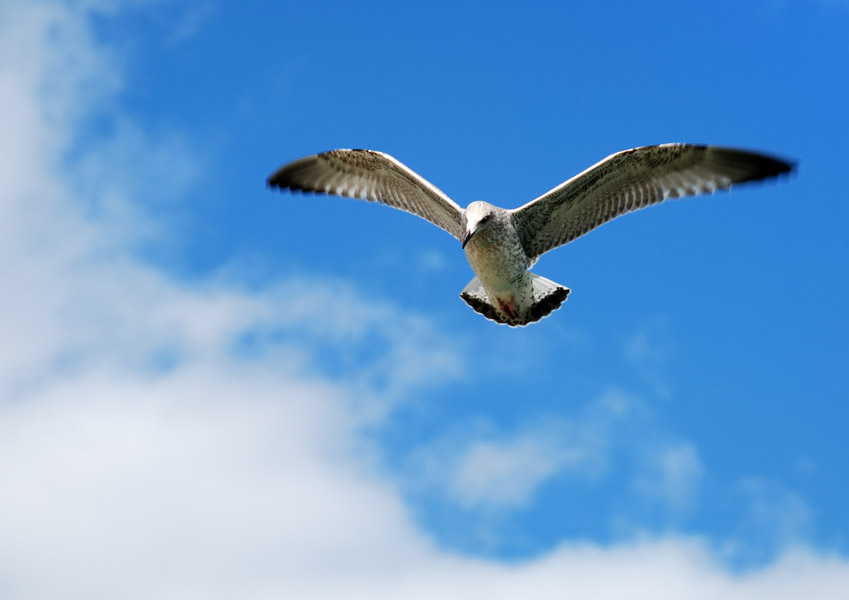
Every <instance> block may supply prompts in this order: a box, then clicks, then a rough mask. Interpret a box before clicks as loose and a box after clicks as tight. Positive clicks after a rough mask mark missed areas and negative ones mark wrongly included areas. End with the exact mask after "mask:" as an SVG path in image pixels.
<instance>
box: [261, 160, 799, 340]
mask: <svg viewBox="0 0 849 600" xmlns="http://www.w3.org/2000/svg"><path fill="white" fill-rule="evenodd" d="M794 166H795V165H794V164H792V163H789V162H786V161H783V160H780V159H777V158H773V157H770V156H766V155H764V154H757V153H753V152H746V151H744V150H737V149H733V148H722V147H719V146H700V145H695V144H662V145H659V146H643V147H641V148H633V149H631V150H624V151H622V152H617V153H616V154H612V155H610V156H608V157H607V158H605V159H604V160H602V161H601V162H599V163H597V164H595V165H593V166H592V167H590V168H589V169H587V170H586V171H584V172H583V173H579V174H578V175H576V176H575V177H573V178H572V179H569V180H568V181H566V182H564V183H562V184H560V185H558V186H557V187H556V188H554V189H553V190H551V191H549V192H547V193H545V194H543V195H542V196H540V197H539V198H537V199H536V200H532V201H531V202H529V203H527V204H525V205H524V206H521V207H519V208H515V209H512V210H507V209H504V208H499V207H498V206H493V205H492V204H489V203H487V202H481V201H478V202H472V203H471V204H469V206H467V207H466V209H465V210H463V209H462V208H460V206H458V205H457V204H456V203H455V202H454V201H452V200H451V199H450V198H449V197H448V196H446V195H445V194H444V193H443V192H442V191H440V190H439V189H438V188H436V187H435V186H434V185H432V184H431V183H429V182H428V181H426V180H425V179H423V178H422V177H421V176H419V175H417V174H416V173H414V172H413V171H412V170H410V169H409V168H407V167H406V166H404V165H403V164H401V163H400V162H399V161H398V160H396V159H394V158H392V157H391V156H389V155H388V154H384V153H382V152H375V151H374V150H331V151H330V152H323V153H321V154H315V155H312V156H307V157H306V158H301V159H299V160H296V161H294V162H291V163H289V164H287V165H285V166H283V167H281V168H280V169H279V170H278V171H277V172H275V173H274V174H273V175H271V177H269V178H268V185H269V186H271V187H276V188H279V189H281V190H284V189H289V190H293V191H294V190H300V191H304V192H319V193H325V194H335V195H337V196H347V197H350V198H360V199H363V200H368V201H371V202H380V203H382V204H388V205H389V206H393V207H395V208H399V209H401V210H404V211H407V212H410V213H413V214H415V215H418V216H419V217H422V218H423V219H426V220H428V221H430V222H431V223H433V224H434V225H437V226H438V227H441V228H442V229H444V230H445V231H447V232H448V233H450V234H451V235H453V236H454V237H455V238H457V239H458V240H459V241H460V242H461V243H462V247H463V249H464V250H465V252H466V258H467V259H468V261H469V264H470V265H471V267H472V270H474V272H475V275H476V277H474V278H473V279H472V280H471V281H470V282H469V284H468V285H467V286H466V287H465V289H463V291H462V293H461V294H460V297H461V298H462V299H463V300H465V301H466V302H467V303H468V304H469V306H471V307H472V308H473V309H474V310H476V311H477V312H479V313H481V314H482V315H483V316H485V317H486V318H487V319H491V320H493V321H495V322H497V323H503V324H507V325H510V326H514V327H515V326H523V325H527V324H528V323H533V322H535V321H539V320H540V319H541V318H543V317H545V316H546V315H548V314H550V313H551V312H552V311H553V310H556V309H558V308H560V305H561V304H562V303H563V302H564V301H565V300H566V297H567V296H568V295H569V291H570V290H569V288H567V287H564V286H562V285H559V284H557V283H554V282H553V281H550V280H548V279H546V278H544V277H540V276H539V275H536V274H535V273H531V272H530V271H529V270H528V269H530V268H531V267H532V266H533V264H534V263H535V262H536V261H537V259H539V257H540V256H542V255H543V254H544V253H546V252H548V251H549V250H552V249H554V248H557V247H558V246H562V245H564V244H567V243H569V242H571V241H572V240H574V239H576V238H578V237H580V236H582V235H584V234H585V233H587V232H588V231H590V230H592V229H595V228H596V227H598V226H599V225H602V224H603V223H606V222H608V221H610V220H612V219H615V218H616V217H618V216H620V215H624V214H625V213H628V212H631V211H635V210H638V209H640V208H644V207H646V206H649V205H651V204H657V203H659V202H663V201H664V200H666V199H667V198H681V197H684V196H695V195H697V194H702V193H712V192H714V191H715V190H718V189H728V188H730V187H731V185H732V184H735V183H743V182H745V181H758V180H762V179H766V178H768V177H775V176H777V175H780V174H782V173H789V172H790V171H792V170H793V168H794Z"/></svg>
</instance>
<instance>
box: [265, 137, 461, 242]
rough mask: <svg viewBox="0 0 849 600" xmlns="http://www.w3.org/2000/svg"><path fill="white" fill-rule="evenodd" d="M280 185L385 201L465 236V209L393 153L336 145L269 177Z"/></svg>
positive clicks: (457, 236) (293, 163) (294, 188)
mask: <svg viewBox="0 0 849 600" xmlns="http://www.w3.org/2000/svg"><path fill="white" fill-rule="evenodd" d="M268 185H270V186H271V187H277V188H280V189H281V190H283V189H287V188H288V189H290V190H302V191H307V192H323V193H325V194H335V195H337V196H347V197H349V198H359V199H362V200H368V201H370V202H380V203H381V204H387V205H389V206H393V207H395V208H400V209H401V210H405V211H407V212H410V213H413V214H414V215H418V216H420V217H421V218H423V219H427V220H428V221H430V222H431V223H433V224H434V225H437V226H439V227H441V228H442V229H444V230H445V231H447V232H448V233H450V234H451V235H453V236H454V237H455V238H457V239H458V240H462V239H463V231H462V228H461V227H460V218H461V216H462V212H463V211H462V209H461V208H460V207H459V206H458V205H457V204H456V203H454V202H453V201H452V200H451V199H450V198H449V197H448V196H446V195H445V194H444V193H443V192H442V191H440V190H439V189H438V188H436V187H435V186H433V185H432V184H430V183H429V182H427V181H426V180H424V179H423V178H422V177H420V176H419V175H417V174H416V173H414V172H413V171H411V170H410V169H409V168H407V167H406V166H404V165H403V164H401V163H400V162H399V161H397V160H395V159H394V158H392V157H391V156H389V155H388V154H384V153H382V152H375V151H373V150H331V151H330V152H323V153H321V154H314V155H312V156H307V157H306V158H301V159H299V160H296V161H294V162H291V163H289V164H288V165H285V166H283V167H281V168H280V169H279V170H278V171H277V172H276V173H274V174H273V175H272V176H271V177H269V178H268Z"/></svg>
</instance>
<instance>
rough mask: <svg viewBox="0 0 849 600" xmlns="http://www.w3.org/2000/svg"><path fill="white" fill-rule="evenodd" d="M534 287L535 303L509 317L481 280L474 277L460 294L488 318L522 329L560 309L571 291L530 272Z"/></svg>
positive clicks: (521, 308) (467, 302) (533, 301)
mask: <svg viewBox="0 0 849 600" xmlns="http://www.w3.org/2000/svg"><path fill="white" fill-rule="evenodd" d="M528 275H530V277H531V283H532V286H533V300H532V302H531V303H530V305H529V306H525V307H520V310H519V314H518V315H516V316H512V315H508V314H506V313H505V312H504V311H502V310H501V309H500V308H498V306H497V304H498V302H497V301H495V302H493V301H491V300H490V298H489V295H488V294H487V292H486V288H484V286H483V284H482V283H481V281H480V279H478V278H477V277H474V278H472V280H471V281H470V282H469V284H468V285H467V286H466V287H465V288H463V291H462V292H460V297H461V298H462V299H463V300H464V301H465V302H466V304H468V305H469V306H471V307H472V308H473V309H474V310H475V311H476V312H479V313H480V314H482V315H483V316H485V317H486V318H487V319H490V320H491V321H495V322H496V323H500V324H503V325H509V326H511V327H522V326H525V325H527V324H528V323H534V322H536V321H539V320H540V319H542V318H543V317H546V316H548V315H550V314H551V313H552V312H553V311H555V310H557V309H558V308H560V305H561V304H563V302H565V301H566V298H567V297H568V296H569V292H570V291H571V290H570V289H569V288H567V287H564V286H562V285H559V284H557V283H554V282H553V281H551V280H550V279H546V278H545V277H540V276H539V275H537V274H535V273H528Z"/></svg>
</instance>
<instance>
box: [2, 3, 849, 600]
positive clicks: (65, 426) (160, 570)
mask: <svg viewBox="0 0 849 600" xmlns="http://www.w3.org/2000/svg"><path fill="white" fill-rule="evenodd" d="M86 6H94V5H93V4H85V3H84V4H74V3H71V4H61V3H50V4H41V3H35V2H29V1H27V2H23V1H22V2H5V3H4V4H3V5H2V8H0V23H2V24H3V25H0V95H2V97H3V98H4V110H3V111H2V112H0V130H2V131H3V132H4V135H3V136H0V169H2V171H0V173H2V180H3V183H4V194H3V195H2V196H0V216H2V218H0V278H2V281H3V282H4V293H3V294H0V330H2V331H3V334H4V344H3V345H2V346H0V353H2V354H0V596H2V597H3V598H8V599H10V600H24V599H27V600H37V599H47V598H57V597H62V598H76V597H85V598H91V599H97V598H180V599H181V600H184V599H191V598H205V599H209V598H240V599H246V598H257V599H259V598H279V597H302V598H315V599H320V598H340V597H341V598H370V599H379V598H398V597H403V598H434V597H440V598H452V597H456V598H469V597H480V596H484V595H485V596H486V597H489V598H493V599H498V598H508V597H510V598H515V597H517V596H518V597H523V596H527V595H529V594H533V596H534V597H536V598H556V597H557V598H559V597H563V596H568V597H573V598H584V597H593V598H608V597H609V598H614V597H615V598H620V597H623V596H624V595H626V594H627V596H628V597H636V598H640V597H651V598H675V599H678V598H682V597H686V598H694V599H697V600H698V599H700V598H716V597H723V598H729V599H731V600H735V599H743V598H770V599H771V600H773V599H777V600H781V599H783V598H788V599H789V598H798V597H801V596H807V597H816V598H822V599H826V600H827V599H829V598H835V599H837V598H843V597H845V596H846V593H847V590H849V564H847V562H846V561H845V560H844V559H837V558H828V557H820V556H817V555H815V554H813V553H812V552H810V551H807V550H798V551H796V552H793V553H789V554H787V555H786V556H785V557H784V558H783V559H782V560H781V561H779V562H777V563H775V564H773V565H771V566H769V567H767V568H764V569H761V570H759V571H756V572H754V573H752V574H750V575H746V576H739V575H733V574H730V573H728V572H727V571H725V570H723V569H722V568H720V567H719V566H717V564H716V563H715V562H714V561H713V559H712V558H711V557H710V555H709V554H708V553H707V552H706V551H705V550H704V544H702V543H701V542H700V541H699V540H684V539H677V538H676V539H666V540H663V539H659V540H647V541H643V542H639V543H634V544H629V545H622V546H617V547H611V548H602V547H598V546H593V545H576V546H564V547H562V548H560V549H559V550H556V551H554V552H552V553H550V554H548V555H547V556H544V557H541V558H539V559H536V560H532V561H528V562H526V563H523V564H514V565H511V566H506V565H502V564H500V563H498V562H496V561H481V560H475V559H472V558H467V557H461V556H454V555H450V554H448V553H445V552H441V551H440V550H439V549H438V548H436V547H434V545H433V543H432V542H431V541H430V540H429V539H428V537H427V535H426V534H424V533H423V532H421V531H420V530H418V529H417V528H416V526H415V525H414V523H413V521H412V520H411V519H410V517H409V515H408V514H407V510H406V507H405V505H404V504H403V502H402V501H401V499H400V495H399V494H398V492H397V490H396V489H395V485H394V484H393V482H391V481H389V480H387V479H386V478H385V477H384V476H382V475H381V473H380V470H379V469H378V468H377V466H376V464H375V462H376V461H375V448H374V446H372V445H371V443H370V442H369V441H368V438H367V437H365V436H362V435H361V428H362V426H363V424H364V423H372V422H373V419H375V416H374V414H373V411H371V410H369V407H368V405H369V403H370V402H372V401H374V402H375V403H376V404H378V405H382V404H383V403H384V402H385V401H386V399H387V398H392V397H396V396H399V395H403V394H405V393H406V392H407V391H409V390H413V389H417V388H421V387H422V386H425V385H430V384H434V383H438V382H439V381H444V379H445V378H449V379H450V378H453V377H460V376H462V375H463V371H462V361H460V362H461V366H460V367H459V370H458V367H455V366H454V365H456V364H457V362H458V359H460V358H462V357H459V356H457V355H456V354H455V353H454V352H453V351H451V350H448V348H450V347H451V345H449V344H447V343H446V342H445V338H444V336H443V335H442V334H440V332H439V331H438V330H434V328H433V327H432V326H431V324H430V323H428V322H427V321H426V320H424V319H423V318H421V317H417V316H415V315H408V314H406V313H403V312H402V311H401V310H399V309H397V308H394V307H393V306H391V305H388V304H386V303H380V302H377V303H375V300H374V299H372V298H369V299H368V301H365V300H363V299H362V298H361V297H360V295H359V294H358V293H357V292H356V290H355V289H351V288H344V287H340V286H339V285H337V284H336V283H335V282H320V281H309V282H304V281H294V282H283V283H280V284H279V285H277V286H272V287H270V288H268V289H264V290H259V291H252V290H248V289H245V288H243V287H240V286H238V285H235V284H233V283H232V282H229V281H227V280H226V279H224V278H221V279H217V280H215V279H213V280H210V281H206V282H201V283H195V284H189V283H186V282H181V281H179V280H175V279H173V278H172V277H170V276H169V275H168V274H167V273H164V272H162V271H160V270H158V269H156V268H155V267H153V266H151V265H149V264H146V263H144V262H143V261H141V260H139V259H138V258H136V257H134V255H133V253H132V250H131V247H127V245H126V241H127V237H129V238H130V242H131V243H132V242H133V232H130V231H127V229H128V227H129V225H128V224H127V223H126V221H124V220H123V219H121V218H119V217H115V216H114V215H115V213H114V212H110V211H106V212H105V213H104V212H98V211H93V212H92V211H90V208H91V206H92V204H91V202H95V205H96V206H100V204H99V202H101V201H103V200H104V198H103V196H104V195H107V196H108V195H109V194H115V195H117V196H123V197H124V199H123V200H122V202H126V203H127V206H129V207H130V208H131V209H133V210H134V209H135V207H136V206H137V205H136V204H135V200H136V199H135V198H134V194H135V193H136V190H135V189H133V186H132V184H129V185H127V186H126V187H125V186H122V184H121V181H122V178H121V177H116V178H115V180H114V181H110V182H109V185H108V186H105V187H101V186H99V185H97V184H96V180H95V179H92V173H103V172H106V171H103V170H100V168H99V167H98V168H96V169H92V170H89V171H86V170H85V169H82V170H80V171H76V172H73V173H69V172H68V171H67V170H65V169H64V168H62V167H61V165H62V156H63V153H64V152H65V151H66V150H67V149H69V148H70V147H71V145H72V142H73V136H74V132H75V127H77V126H78V125H79V123H80V119H83V118H84V117H85V116H86V115H87V112H86V111H87V110H90V108H91V106H92V105H95V106H103V105H104V102H107V101H108V93H109V91H110V90H114V89H115V87H116V85H117V84H116V82H118V81H120V77H119V76H118V75H119V72H118V71H116V70H115V67H114V65H113V64H112V63H111V62H110V60H109V59H108V56H109V52H108V48H103V47H101V46H100V45H97V44H96V43H95V42H94V41H93V39H92V37H91V35H90V34H89V32H88V29H87V27H88V21H87V19H86V16H85V14H84V13H83V12H82V11H83V8H81V7H86ZM103 57H106V58H105V59H104V58H103ZM47 80H50V85H49V86H47V87H45V83H46V81H47ZM98 82H100V83H98ZM103 82H105V83H103ZM57 90H58V91H57ZM92 90H94V93H93V92H92ZM7 100H8V102H7ZM134 135H135V134H134ZM130 137H132V136H130ZM121 139H128V138H126V137H124V138H121ZM174 139H177V138H171V137H169V138H166V140H165V142H166V144H165V148H166V149H165V150H164V152H166V153H167V152H169V150H168V148H173V147H179V144H177V145H170V146H169V143H168V140H174ZM161 142H163V140H162V139H157V138H156V137H155V136H154V137H149V136H142V137H140V138H135V139H133V141H132V143H131V144H129V149H127V148H128V147H127V146H123V147H122V149H123V150H126V151H127V152H131V153H132V154H137V156H135V158H136V161H133V166H134V168H137V169H140V170H141V171H144V170H145V169H150V170H152V171H154V172H158V173H159V177H160V181H159V183H160V185H162V186H165V187H166V188H167V189H171V190H179V189H181V186H184V185H188V183H187V182H186V181H185V180H184V179H183V176H182V174H181V173H177V174H172V176H171V177H169V176H168V169H167V168H165V167H163V165H164V164H167V161H165V162H164V163H163V162H157V161H158V160H160V159H156V160H154V161H153V163H151V162H148V161H147V160H146V157H149V156H151V152H150V151H151V150H154V149H161V148H162V145H161ZM181 143H182V142H181ZM94 147H95V148H97V146H94ZM153 154H154V155H155V154H156V153H155V152H153ZM117 155H118V156H121V153H117ZM98 160H104V161H108V157H104V156H100V157H99V158H98ZM122 161H123V159H122V160H119V161H117V164H116V163H115V162H114V161H113V162H112V163H111V164H112V165H115V167H116V168H118V169H119V170H120V168H121V167H120V165H121V164H122ZM83 164H89V165H90V164H92V163H86V162H85V161H83V162H81V163H77V165H78V166H79V165H83ZM175 164H177V165H178V168H179V169H182V168H183V167H184V166H185V163H184V162H176V163H175ZM193 168H194V167H193ZM84 184H88V185H89V187H87V186H86V185H84ZM109 186H113V187H111V188H110V187H109ZM81 194H84V195H88V197H87V198H86V197H81ZM119 212H120V211H119ZM122 241H123V242H124V244H122ZM328 308H329V310H328ZM368 336H379V338H380V339H381V340H383V341H384V342H385V343H384V347H385V348H386V350H385V351H383V352H380V353H378V354H377V355H375V356H372V357H360V356H357V355H356V348H357V347H358V344H360V343H361V342H362V341H363V340H365V339H366V338H368ZM328 348H331V349H333V351H335V352H338V353H342V355H341V356H340V357H339V360H342V361H348V362H349V363H350V362H351V361H353V364H355V365H356V366H357V367H358V369H353V370H352V372H354V373H361V375H353V376H351V375H344V376H337V375H332V374H328V373H325V372H323V371H322V369H321V365H322V363H323V361H318V360H316V355H317V354H318V353H321V354H322V357H323V356H324V353H325V352H326V351H327V350H328ZM346 348H349V349H350V348H353V349H354V350H353V354H344V353H345V352H346V350H345V349H346ZM446 370H447V372H445V371H446ZM364 405H365V406H364ZM614 405H615V403H614V404H611V405H610V406H614ZM378 415H379V411H378ZM513 443H514V446H513V447H515V448H518V449H519V451H520V452H524V453H526V455H527V456H530V457H531V458H537V459H539V458H540V456H542V455H545V453H546V451H547V448H546V447H545V444H543V445H542V446H541V447H540V448H541V450H540V448H537V447H535V446H534V443H533V442H530V441H528V440H527V439H523V438H520V439H519V441H515V442H513ZM549 443H551V442H549ZM508 446H509V444H508ZM555 446H557V444H555ZM558 447H559V446H557V447H556V448H555V450H557V448H558ZM493 448H494V449H495V450H494V451H493V450H491V451H490V453H491V454H493V453H494V455H496V456H497V455H498V451H497V447H496V446H494V447H493ZM485 455H486V452H484V456H485ZM555 455H557V456H560V459H559V460H560V461H561V467H562V461H563V460H565V459H564V458H563V456H562V455H558V454H557V452H555ZM484 462H486V461H484ZM495 462H498V461H495ZM507 462H508V463H509V461H507ZM567 462H568V461H567ZM579 462H580V461H579ZM508 466H509V465H508ZM549 468H551V467H549ZM496 471H497V469H496ZM503 471H504V472H507V473H510V472H514V471H515V469H514V468H513V467H510V468H507V469H503ZM542 471H545V469H542ZM540 477H544V473H543V475H538V476H537V480H539V479H540ZM485 487H486V486H485V485H484V486H483V488H485ZM532 487H533V482H531V484H528V485H526V488H532Z"/></svg>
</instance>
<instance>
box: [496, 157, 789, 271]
mask: <svg viewBox="0 0 849 600" xmlns="http://www.w3.org/2000/svg"><path fill="white" fill-rule="evenodd" d="M793 167H794V165H793V164H791V163H788V162H785V161H783V160H779V159H776V158H772V157H770V156H766V155H763V154H755V153H753V152H746V151H743V150H735V149H732V148H721V147H719V146H698V145H693V144H663V145H660V146H643V147H641V148H634V149H632V150H625V151H623V152H618V153H616V154H612V155H611V156H608V157H607V158H605V159H604V160H603V161H601V162H599V163H598V164H596V165H593V166H592V167H590V168H589V169H587V170H586V171H584V172H583V173H580V174H579V175H576V176H575V177H573V178H572V179H570V180H568V181H566V182H565V183H562V184H561V185H559V186H557V187H556V188H554V189H553V190H551V191H550V192H548V193H546V194H544V195H542V196H540V197H539V198H537V199H536V200H534V201H532V202H529V203H528V204H526V205H524V206H522V207H520V208H517V209H515V210H513V211H512V212H513V216H514V219H515V220H516V227H517V229H518V231H519V236H520V237H521V239H522V244H523V246H524V248H525V252H526V254H527V255H528V258H529V259H530V260H531V261H534V260H536V259H537V258H538V257H539V256H540V255H542V254H543V253H545V252H548V251H549V250H551V249H553V248H557V247H558V246H562V245H563V244H566V243H568V242H571V241H572V240H574V239H575V238H577V237H580V236H582V235H584V234H585V233H587V232H588V231H590V230H592V229H595V228H596V227H598V226H599V225H601V224H603V223H606V222H608V221H610V220H611V219H615V218H616V217H618V216H620V215H624V214H625V213H628V212H631V211H634V210H637V209H640V208H644V207H646V206H649V205H651V204H656V203H658V202H663V201H664V200H666V199H667V198H681V197H684V196H695V195H696V194H702V193H711V192H713V191H715V190H718V189H727V188H729V187H731V185H732V184H734V183H742V182H744V181H757V180H760V179H765V178H767V177H773V176H776V175H779V174H781V173H788V172H790V171H791V170H792V169H793Z"/></svg>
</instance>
